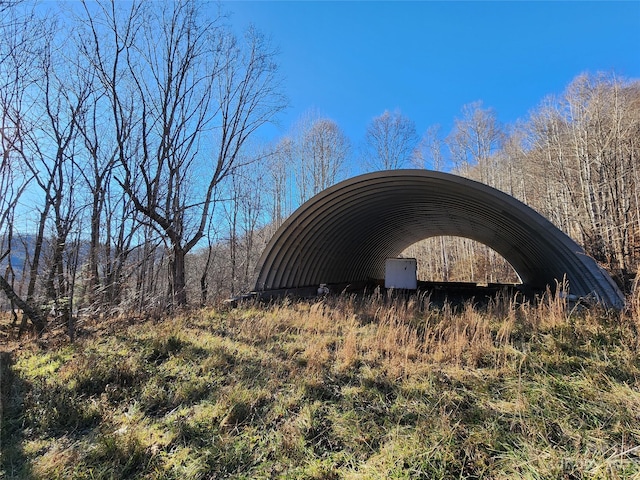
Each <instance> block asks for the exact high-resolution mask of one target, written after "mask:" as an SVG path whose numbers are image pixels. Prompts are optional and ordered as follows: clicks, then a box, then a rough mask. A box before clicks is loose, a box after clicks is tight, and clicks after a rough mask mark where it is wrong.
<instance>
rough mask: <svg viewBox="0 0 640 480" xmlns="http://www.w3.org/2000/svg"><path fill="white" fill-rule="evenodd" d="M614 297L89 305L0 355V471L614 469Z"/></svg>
mask: <svg viewBox="0 0 640 480" xmlns="http://www.w3.org/2000/svg"><path fill="white" fill-rule="evenodd" d="M629 305H630V307H629V310H628V311H626V312H621V313H618V312H610V311H605V310H602V309H599V308H597V307H594V308H590V309H582V308H570V307H569V305H568V304H567V302H566V300H565V298H564V297H562V296H554V295H551V293H550V292H549V293H548V295H547V296H546V297H545V298H543V299H542V301H540V302H538V303H537V304H536V305H530V304H528V303H522V302H520V301H519V299H517V298H499V299H495V300H494V301H492V302H489V304H488V306H486V307H484V308H482V309H480V308H476V307H474V305H473V304H466V305H463V306H458V307H454V306H452V305H444V306H443V307H436V306H434V305H431V304H430V302H429V298H428V297H424V296H421V297H410V298H392V297H386V296H383V295H380V294H374V295H372V296H370V297H367V298H362V297H355V296H342V297H329V298H323V299H320V300H318V301H312V302H283V303H276V304H272V305H269V306H263V305H253V304H249V305H244V306H241V307H240V308H237V309H234V310H231V311H227V312H222V311H219V310H213V309H210V310H201V311H198V312H192V313H190V314H185V315H183V316H180V317H176V318H173V319H167V320H165V321H160V322H158V321H142V322H131V321H127V320H126V319H122V320H119V321H118V322H116V323H113V322H110V323H95V324H91V323H90V322H88V323H87V324H85V328H84V330H83V332H81V336H80V338H79V341H78V342H77V343H75V344H73V345H69V344H66V343H64V342H60V341H59V340H56V339H54V338H46V337H45V338H44V339H43V340H42V341H41V342H40V343H35V342H24V343H20V344H18V343H13V344H10V345H9V347H10V349H9V350H10V353H4V354H3V355H2V358H1V360H2V364H1V365H0V366H1V367H2V378H1V380H2V392H1V393H2V400H3V423H2V437H1V440H2V475H0V478H27V479H28V478H34V479H40V478H105V479H106V478H158V479H159V478H180V479H207V478H367V479H368V478H549V479H551V478H632V477H634V476H638V475H640V461H639V459H640V452H639V450H640V429H639V428H638V425H640V392H639V385H640V357H639V354H640V348H639V343H638V330H639V327H640V324H639V323H638V316H637V315H638V313H640V300H638V299H637V297H636V296H634V297H632V298H631V299H630V302H629Z"/></svg>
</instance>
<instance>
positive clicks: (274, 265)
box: [256, 170, 624, 307]
mask: <svg viewBox="0 0 640 480" xmlns="http://www.w3.org/2000/svg"><path fill="white" fill-rule="evenodd" d="M442 235H447V236H449V235H450V236H458V237H466V238H470V239H472V240H476V241H478V242H480V243H483V244H485V245H487V246H489V247H491V248H492V249H493V250H495V251H496V252H497V253H498V254H500V255H501V256H502V257H504V258H505V259H506V260H507V261H508V262H509V263H510V264H511V265H512V266H513V268H514V270H515V271H516V272H517V273H518V275H519V276H520V278H521V279H522V282H523V283H524V284H525V285H528V286H530V287H532V288H536V289H540V288H545V287H546V286H547V285H553V284H554V283H555V281H556V280H559V279H562V278H563V277H565V276H566V278H567V280H568V281H569V287H570V291H571V293H572V294H575V295H577V296H589V295H595V296H596V297H597V298H598V299H599V300H600V301H601V302H603V303H605V304H607V305H610V306H615V307H622V305H623V304H624V297H623V295H622V293H621V292H620V290H619V289H618V288H617V286H616V285H615V283H614V282H613V281H612V280H611V277H610V276H609V275H608V274H607V273H606V272H605V271H604V270H603V269H602V268H600V267H599V265H598V264H597V263H596V262H595V261H594V260H593V259H592V258H590V257H588V256H587V255H586V254H585V253H584V251H583V250H582V248H580V246H578V245H577V244H576V243H575V242H574V241H573V240H572V239H571V238H569V237H568V236H567V235H566V234H564V233H563V232H562V231H561V230H559V229H558V228H557V227H555V226H554V225H553V224H552V223H551V222H549V221H548V220H547V219H546V218H544V217H543V216H542V215H540V214H539V213H537V212H536V211H535V210H533V209H532V208H530V207H528V206H527V205H525V204H524V203H522V202H520V201H518V200H516V199H515V198H513V197H511V196H509V195H507V194H506V193H504V192H501V191H499V190H496V189H494V188H492V187H489V186H487V185H484V184H482V183H479V182H476V181H473V180H470V179H467V178H463V177H459V176H456V175H452V174H448V173H443V172H434V171H429V170H389V171H383V172H374V173H368V174H365V175H360V176H357V177H353V178H351V179H348V180H345V181H343V182H341V183H338V184H336V185H334V186H332V187H330V188H328V189H326V190H324V191H323V192H320V193H319V194H318V195H316V196H315V197H313V198H312V199H310V200H309V201H307V202H306V203H304V204H303V205H302V206H301V207H300V208H298V209H297V210H296V211H295V212H294V213H293V214H292V215H291V216H290V217H289V218H288V219H287V220H286V221H285V222H284V223H283V224H282V226H281V227H280V228H279V229H278V231H277V232H276V233H275V234H274V236H273V237H272V239H271V241H270V242H269V244H268V245H267V247H266V249H265V251H264V252H263V254H262V257H261V258H260V260H259V262H258V266H257V268H256V271H257V281H256V290H258V291H268V290H278V289H287V288H300V287H308V286H317V285H319V284H321V283H327V284H332V283H350V282H360V281H367V280H370V279H381V278H383V277H384V263H385V259H386V258H389V257H396V256H397V255H398V254H400V253H401V252H402V251H403V250H404V249H405V248H406V247H408V246H410V245H412V244H414V243H415V242H417V241H419V240H422V239H425V238H429V237H432V236H442Z"/></svg>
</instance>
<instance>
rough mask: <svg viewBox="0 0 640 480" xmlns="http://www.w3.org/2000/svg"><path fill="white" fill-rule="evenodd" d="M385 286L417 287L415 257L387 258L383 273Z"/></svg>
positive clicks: (409, 288)
mask: <svg viewBox="0 0 640 480" xmlns="http://www.w3.org/2000/svg"><path fill="white" fill-rule="evenodd" d="M384 286H385V288H404V289H408V290H416V289H417V288H418V262H417V261H416V259H415V258H387V261H386V263H385V274H384Z"/></svg>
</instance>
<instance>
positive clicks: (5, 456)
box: [0, 352, 33, 479]
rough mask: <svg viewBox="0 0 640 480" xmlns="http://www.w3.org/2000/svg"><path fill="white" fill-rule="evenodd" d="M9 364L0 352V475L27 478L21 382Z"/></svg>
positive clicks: (29, 471)
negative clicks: (23, 444) (23, 445)
mask: <svg viewBox="0 0 640 480" xmlns="http://www.w3.org/2000/svg"><path fill="white" fill-rule="evenodd" d="M12 366H13V359H12V357H11V354H10V353H8V352H0V416H1V423H0V457H1V458H0V477H2V478H6V479H12V478H16V479H29V478H33V475H32V468H31V464H30V462H29V461H28V459H27V457H26V456H25V453H24V451H23V448H22V442H23V439H24V430H23V426H22V422H21V419H22V418H23V417H24V411H23V410H24V403H23V401H22V398H23V394H24V391H25V384H24V383H25V382H24V381H23V380H22V379H21V378H20V377H18V376H16V374H15V372H14V371H13V368H12Z"/></svg>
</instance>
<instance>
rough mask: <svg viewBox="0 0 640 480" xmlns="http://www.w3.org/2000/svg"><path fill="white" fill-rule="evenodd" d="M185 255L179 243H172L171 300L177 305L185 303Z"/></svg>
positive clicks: (182, 305) (181, 305)
mask: <svg viewBox="0 0 640 480" xmlns="http://www.w3.org/2000/svg"><path fill="white" fill-rule="evenodd" d="M185 257H186V252H185V250H184V249H183V248H182V247H180V246H179V245H174V247H173V264H172V266H171V274H172V280H173V302H174V305H176V306H178V307H184V306H185V305H186V304H187V281H186V272H185Z"/></svg>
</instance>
